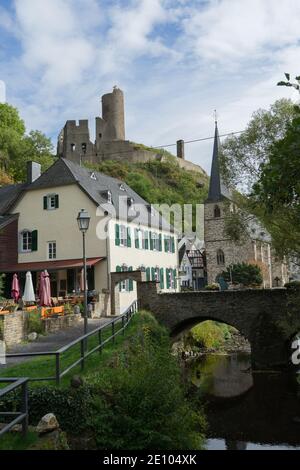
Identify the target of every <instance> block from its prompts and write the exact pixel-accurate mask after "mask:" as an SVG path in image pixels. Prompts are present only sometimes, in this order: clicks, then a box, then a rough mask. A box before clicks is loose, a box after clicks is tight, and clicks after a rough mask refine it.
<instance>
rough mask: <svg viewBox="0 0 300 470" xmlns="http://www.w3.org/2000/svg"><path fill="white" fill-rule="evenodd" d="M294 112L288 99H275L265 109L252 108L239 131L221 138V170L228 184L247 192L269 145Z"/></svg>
mask: <svg viewBox="0 0 300 470" xmlns="http://www.w3.org/2000/svg"><path fill="white" fill-rule="evenodd" d="M295 112H296V110H295V106H294V104H293V103H292V101H290V100H286V99H281V100H278V101H276V102H275V103H274V104H273V105H272V106H271V107H270V109H269V110H263V109H260V110H258V111H256V112H255V113H254V114H253V117H252V119H251V121H250V122H249V124H248V126H247V128H246V131H245V132H244V133H243V134H241V135H240V136H232V137H229V138H228V139H226V140H225V142H224V144H223V146H222V171H223V175H224V176H225V179H226V180H227V181H228V182H229V183H231V185H232V186H235V187H237V186H239V187H240V188H241V189H243V191H247V190H248V192H251V190H252V186H253V184H254V183H255V182H256V181H257V180H258V178H259V176H260V166H261V165H262V164H264V163H266V162H268V161H269V152H270V148H271V146H272V145H273V144H274V142H276V141H278V140H280V139H282V138H283V137H284V135H285V133H286V129H287V127H288V125H289V124H290V123H291V122H292V120H293V118H294V117H295Z"/></svg>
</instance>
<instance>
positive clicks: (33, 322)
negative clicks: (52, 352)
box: [28, 310, 44, 334]
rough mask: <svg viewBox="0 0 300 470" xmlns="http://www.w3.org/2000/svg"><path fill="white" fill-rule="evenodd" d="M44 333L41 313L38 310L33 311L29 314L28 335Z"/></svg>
mask: <svg viewBox="0 0 300 470" xmlns="http://www.w3.org/2000/svg"><path fill="white" fill-rule="evenodd" d="M43 332H44V330H43V324H42V318H41V313H40V312H39V311H38V310H33V311H32V312H29V314H28V334H30V333H38V334H42V333H43Z"/></svg>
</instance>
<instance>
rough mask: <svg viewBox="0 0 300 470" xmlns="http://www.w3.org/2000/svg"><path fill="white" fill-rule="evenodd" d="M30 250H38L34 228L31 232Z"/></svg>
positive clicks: (36, 232) (36, 234)
mask: <svg viewBox="0 0 300 470" xmlns="http://www.w3.org/2000/svg"><path fill="white" fill-rule="evenodd" d="M31 237H32V238H31V239H32V242H31V251H37V250H38V231H37V230H34V231H33V232H31Z"/></svg>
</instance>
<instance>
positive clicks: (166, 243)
mask: <svg viewBox="0 0 300 470" xmlns="http://www.w3.org/2000/svg"><path fill="white" fill-rule="evenodd" d="M164 242H165V253H168V237H166V236H165V237H164Z"/></svg>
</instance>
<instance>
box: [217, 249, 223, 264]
mask: <svg viewBox="0 0 300 470" xmlns="http://www.w3.org/2000/svg"><path fill="white" fill-rule="evenodd" d="M217 263H218V265H219V266H224V264H225V255H224V251H222V250H218V252H217Z"/></svg>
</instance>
